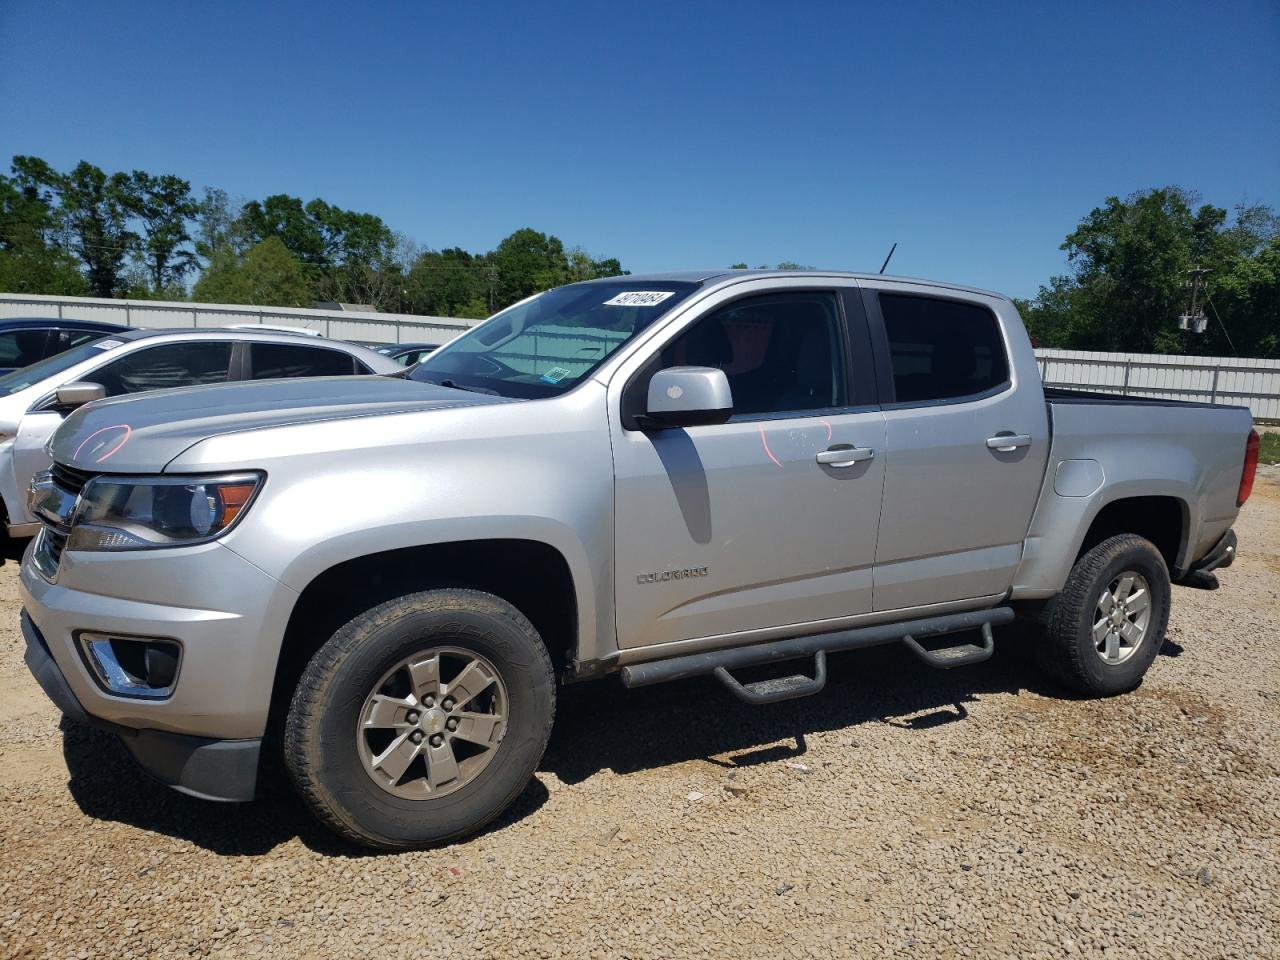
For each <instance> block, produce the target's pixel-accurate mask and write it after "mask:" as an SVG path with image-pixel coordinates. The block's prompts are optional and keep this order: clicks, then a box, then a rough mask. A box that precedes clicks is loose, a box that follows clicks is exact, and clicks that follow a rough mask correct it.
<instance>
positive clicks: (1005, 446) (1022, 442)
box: [987, 433, 1031, 453]
mask: <svg viewBox="0 0 1280 960" xmlns="http://www.w3.org/2000/svg"><path fill="white" fill-rule="evenodd" d="M987 446H988V447H990V448H991V449H992V450H998V451H999V452H1000V453H1010V452H1012V451H1014V450H1017V449H1018V448H1019V447H1029V446H1031V435H1030V434H1027V433H1005V434H1000V435H998V436H994V437H987Z"/></svg>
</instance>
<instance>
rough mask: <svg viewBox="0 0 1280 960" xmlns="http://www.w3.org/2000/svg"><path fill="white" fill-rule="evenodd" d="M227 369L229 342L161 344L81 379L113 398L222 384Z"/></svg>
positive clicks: (207, 341)
mask: <svg viewBox="0 0 1280 960" xmlns="http://www.w3.org/2000/svg"><path fill="white" fill-rule="evenodd" d="M230 367H231V342H230V341H222V340H202V341H196V342H191V343H164V344H160V345H158V346H155V347H144V348H143V349H141V350H135V351H133V352H132V353H129V354H126V355H125V356H123V357H121V358H120V359H119V360H113V361H111V362H110V363H107V364H104V365H103V366H101V367H99V368H98V369H97V370H93V371H90V372H89V373H86V374H85V375H84V377H83V379H85V380H87V381H89V382H90V383H100V384H102V385H103V386H104V387H106V388H107V396H109V397H116V396H120V395H121V394H125V393H139V392H141V391H143V390H168V389H170V388H172V387H190V386H196V385H199V384H207V383H225V382H226V380H227V371H228V370H229V369H230Z"/></svg>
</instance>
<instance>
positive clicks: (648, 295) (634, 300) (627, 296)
mask: <svg viewBox="0 0 1280 960" xmlns="http://www.w3.org/2000/svg"><path fill="white" fill-rule="evenodd" d="M672 293H673V292H672V291H670V290H628V291H627V292H626V293H620V294H618V295H617V296H616V297H613V298H611V299H609V300H606V301H605V302H604V305H605V306H606V307H656V306H657V305H658V304H660V303H661V302H662V301H663V300H665V299H667V297H670V296H672Z"/></svg>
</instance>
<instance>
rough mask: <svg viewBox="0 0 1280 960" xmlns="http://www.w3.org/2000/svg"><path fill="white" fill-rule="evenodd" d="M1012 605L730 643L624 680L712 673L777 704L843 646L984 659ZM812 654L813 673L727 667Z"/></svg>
mask: <svg viewBox="0 0 1280 960" xmlns="http://www.w3.org/2000/svg"><path fill="white" fill-rule="evenodd" d="M1013 618H1014V614H1013V609H1012V608H1011V607H994V608H992V609H990V610H972V611H969V612H966V613H949V614H943V615H942V616H937V617H926V618H924V619H921V620H906V621H903V622H902V623H878V624H874V625H873V626H869V627H855V628H854V629H852V630H840V631H836V632H834V633H820V634H814V635H813V636H807V637H792V638H790V639H787V640H774V641H771V642H769V643H758V644H752V645H751V646H747V647H729V648H727V649H724V650H711V651H708V652H706V653H693V654H689V655H688V656H684V657H671V658H670V659H667V660H654V661H651V662H649V663H634V664H631V665H630V666H626V667H623V668H622V683H623V686H626V687H647V686H649V685H651V684H654V683H666V682H668V681H670V680H684V679H686V678H688V677H698V676H705V675H706V674H708V673H713V674H715V675H716V677H717V678H718V679H719V680H720V682H721V683H723V684H724V685H725V686H726V687H728V688H729V690H730V691H731V692H732V693H733V694H734V695H735V696H737V697H738V698H739V699H741V700H744V701H745V702H747V703H776V702H778V701H781V700H791V699H793V698H795V697H804V696H809V695H811V694H814V693H817V692H819V691H820V690H821V689H822V688H823V686H824V685H825V684H826V680H827V670H826V654H828V653H837V652H840V651H842V650H860V649H863V648H865V647H877V646H882V645H884V644H889V643H905V644H906V645H907V646H908V647H910V648H911V650H912V651H913V652H914V653H915V654H916V655H917V656H919V657H920V658H921V659H922V660H924V661H925V662H926V663H928V664H929V665H930V666H933V667H940V668H943V669H950V668H951V667H960V666H967V665H968V664H971V663H981V662H982V661H983V660H986V659H988V658H989V657H990V656H991V654H992V652H993V651H994V650H995V641H994V639H993V637H992V635H991V628H992V627H998V626H1002V625H1004V624H1007V623H1012V622H1013ZM976 629H980V630H981V631H982V644H981V646H978V645H976V644H960V645H959V646H955V647H944V648H942V649H938V650H926V649H925V648H924V647H922V646H921V645H920V644H919V643H918V642H917V638H920V637H933V636H940V635H942V634H947V633H956V632H958V631H961V630H976ZM801 657H813V658H814V659H815V669H814V676H813V677H806V676H803V675H797V676H790V677H782V678H780V679H777V680H762V681H759V682H757V683H752V684H743V683H739V682H738V681H737V680H736V679H735V678H734V677H733V675H732V674H731V673H730V672H729V671H731V670H739V669H743V668H746V667H757V666H761V665H763V664H769V663H778V662H780V661H783V660H796V659H799V658H801Z"/></svg>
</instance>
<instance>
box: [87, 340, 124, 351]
mask: <svg viewBox="0 0 1280 960" xmlns="http://www.w3.org/2000/svg"><path fill="white" fill-rule="evenodd" d="M94 346H95V347H97V348H98V349H99V350H110V349H112V348H113V347H122V346H124V341H123V340H99V341H98V342H97V343H95V344H94Z"/></svg>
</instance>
